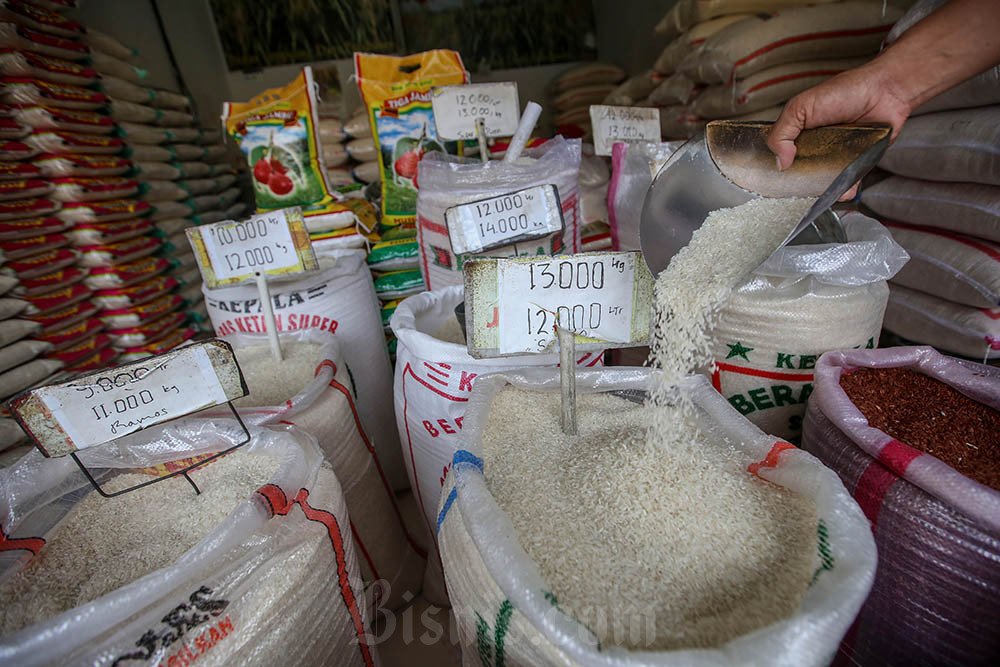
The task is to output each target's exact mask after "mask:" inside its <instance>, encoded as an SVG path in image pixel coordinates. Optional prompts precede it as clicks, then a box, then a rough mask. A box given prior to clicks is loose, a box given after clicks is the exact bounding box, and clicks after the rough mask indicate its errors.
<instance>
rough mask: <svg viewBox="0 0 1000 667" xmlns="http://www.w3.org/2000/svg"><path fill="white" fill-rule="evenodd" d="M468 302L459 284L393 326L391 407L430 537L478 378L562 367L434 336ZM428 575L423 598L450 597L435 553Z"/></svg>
mask: <svg viewBox="0 0 1000 667" xmlns="http://www.w3.org/2000/svg"><path fill="white" fill-rule="evenodd" d="M463 298H464V288H462V287H460V286H452V287H445V288H444V289H440V290H434V291H432V292H424V293H423V294H417V295H415V296H411V297H410V298H408V299H406V300H405V301H403V302H402V303H401V304H399V306H398V307H397V308H396V312H395V313H393V316H392V321H391V322H390V326H391V327H392V331H393V333H394V334H395V335H396V338H397V339H398V340H399V343H398V344H397V347H396V376H395V382H394V384H393V404H394V405H395V408H396V423H397V424H398V426H399V439H400V442H401V443H402V448H403V460H404V461H405V462H406V472H407V473H408V474H409V477H410V487H411V488H412V489H413V493H414V495H415V496H416V499H417V504H418V506H419V507H420V511H421V513H422V515H423V517H424V519H425V522H426V524H425V525H426V526H427V530H428V533H429V534H430V535H432V536H433V535H434V519H435V517H436V516H437V505H438V496H439V495H440V493H441V485H442V484H443V483H444V476H445V474H446V473H447V472H448V465H449V464H450V463H451V457H452V454H454V453H455V450H456V449H457V448H458V442H459V438H460V434H461V432H462V428H463V426H464V423H463V415H464V414H465V408H466V402H467V401H468V399H469V394H470V392H471V391H472V387H473V383H474V381H475V379H476V378H477V377H478V376H480V375H482V374H483V373H491V372H494V371H500V370H506V369H509V368H520V367H525V366H555V365H557V364H558V363H559V356H558V355H555V354H536V355H526V356H523V357H505V358H498V359H473V358H472V357H471V356H469V353H468V350H467V348H466V347H465V345H457V344H455V343H447V342H445V341H442V340H439V339H437V338H434V334H435V333H436V332H437V331H439V330H440V329H441V328H442V327H443V326H444V325H445V323H446V322H448V321H449V320H453V319H454V318H455V306H457V305H458V304H459V303H461V301H462V300H463ZM577 364H578V365H580V366H595V365H600V364H603V355H602V354H600V353H590V354H585V355H582V356H581V357H580V359H579V360H578V361H577ZM432 544H433V542H432ZM428 572H429V575H430V576H428V577H427V578H426V579H425V581H424V586H425V592H424V595H425V597H427V598H428V599H430V600H432V601H444V600H447V598H446V597H445V595H444V586H443V581H442V580H441V578H440V577H441V574H440V563H439V560H438V556H437V553H436V548H435V553H432V554H430V555H429V556H428ZM435 575H436V576H435Z"/></svg>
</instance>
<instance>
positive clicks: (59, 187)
mask: <svg viewBox="0 0 1000 667" xmlns="http://www.w3.org/2000/svg"><path fill="white" fill-rule="evenodd" d="M52 183H53V185H54V186H55V192H53V193H52V199H55V200H56V201H61V202H81V201H101V200H107V199H124V198H126V197H131V196H132V195H134V194H135V193H137V192H139V181H136V180H133V179H131V178H116V177H107V176H106V177H100V178H89V177H80V176H69V177H65V178H56V179H53V180H52Z"/></svg>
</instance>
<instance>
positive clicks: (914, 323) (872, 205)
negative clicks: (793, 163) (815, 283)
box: [861, 1, 1000, 361]
mask: <svg viewBox="0 0 1000 667" xmlns="http://www.w3.org/2000/svg"><path fill="white" fill-rule="evenodd" d="M941 4H943V3H942V2H940V1H932V2H921V3H918V4H917V5H916V6H914V8H913V10H911V12H909V13H908V14H907V15H906V16H905V17H904V18H903V19H902V20H900V22H899V23H898V24H897V26H896V27H895V28H893V31H892V33H891V34H890V36H889V39H890V41H891V40H895V39H896V38H898V36H899V35H900V34H902V32H904V31H905V30H906V29H907V28H908V27H909V26H911V25H913V23H915V22H916V21H918V20H919V19H921V18H923V16H925V15H926V14H927V13H929V12H930V11H931V10H933V9H934V8H935V7H936V6H938V5H941ZM998 82H1000V67H994V68H992V69H989V70H986V71H985V72H983V73H981V74H979V75H978V76H976V77H974V78H973V79H971V80H969V81H967V82H965V83H963V84H960V85H958V86H956V87H954V88H952V89H951V90H949V91H945V92H944V93H942V94H941V95H938V96H937V97H935V98H934V99H932V100H930V101H929V102H927V103H926V104H924V105H923V106H921V107H920V108H919V109H917V110H916V112H915V113H914V116H913V117H911V118H910V119H909V120H907V121H906V124H905V125H904V126H903V130H902V132H900V134H899V136H898V137H897V139H896V141H895V143H894V144H893V145H892V146H890V147H889V150H888V151H886V154H885V156H884V157H883V159H882V161H881V162H880V163H879V167H880V168H882V169H884V170H885V171H887V172H889V173H890V175H889V176H888V177H887V178H884V180H881V181H878V182H876V183H874V184H873V185H869V186H866V187H865V188H863V189H862V193H861V201H862V203H863V204H864V205H865V206H866V207H868V208H869V209H871V210H872V211H873V212H874V213H875V214H876V216H877V217H879V218H880V219H881V221H882V224H884V225H885V226H886V227H888V228H889V231H891V232H892V235H893V237H894V238H895V240H896V242H897V243H899V244H900V245H901V246H903V247H904V248H906V251H907V252H908V253H909V254H910V261H909V263H908V264H907V265H906V266H905V267H904V268H903V270H902V271H900V272H899V274H898V275H897V276H896V277H895V278H893V280H892V281H891V282H890V285H889V286H890V290H891V292H890V297H889V306H888V308H887V309H886V313H885V322H884V326H885V328H886V329H888V330H889V331H890V332H892V333H894V334H896V335H898V336H901V337H902V338H904V339H906V340H909V341H913V342H917V343H924V344H928V345H933V346H934V347H937V348H939V349H941V350H943V351H946V352H949V353H952V354H957V355H961V356H965V357H970V358H974V359H976V360H977V361H983V360H987V359H994V360H995V359H1000V162H998V160H997V155H998V150H997V147H998V146H1000V129H998V128H1000V85H998Z"/></svg>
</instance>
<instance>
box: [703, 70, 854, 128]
mask: <svg viewBox="0 0 1000 667" xmlns="http://www.w3.org/2000/svg"><path fill="white" fill-rule="evenodd" d="M867 61H868V59H867V58H837V59H833V60H809V61H805V62H795V63H789V64H786V65H776V66H774V67H769V68H767V69H764V70H761V71H759V72H757V73H755V74H751V75H750V76H748V77H747V78H745V79H740V80H738V81H735V82H734V83H733V84H731V85H715V86H708V87H707V88H705V89H704V90H702V91H701V92H700V93H698V96H697V97H695V99H694V100H693V101H692V102H691V112H692V113H694V114H695V115H696V116H700V117H702V118H711V119H714V118H731V117H732V116H735V115H741V114H747V113H751V112H754V111H760V110H761V109H766V108H767V107H772V106H774V105H776V104H781V103H783V102H785V101H787V100H790V99H791V98H792V97H794V96H795V95H797V94H799V93H800V92H802V91H803V90H806V89H807V88H812V87H813V86H815V85H817V84H819V83H822V82H823V81H826V80H827V79H829V78H830V77H832V76H835V75H837V74H840V73H841V72H844V71H846V70H849V69H853V68H855V67H857V66H859V65H862V64H864V63H865V62H867Z"/></svg>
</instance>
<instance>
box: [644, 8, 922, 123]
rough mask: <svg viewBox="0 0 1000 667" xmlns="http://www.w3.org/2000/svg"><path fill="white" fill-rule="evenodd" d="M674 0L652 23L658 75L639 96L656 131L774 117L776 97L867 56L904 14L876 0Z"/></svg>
mask: <svg viewBox="0 0 1000 667" xmlns="http://www.w3.org/2000/svg"><path fill="white" fill-rule="evenodd" d="M806 4H807V3H805V2H803V1H802V0H711V1H706V0H681V1H680V2H678V3H677V4H675V5H674V7H673V8H672V9H671V10H670V11H669V12H668V13H667V15H666V16H665V17H664V18H663V20H662V21H661V22H660V23H659V24H658V25H657V27H656V31H657V32H658V33H660V34H664V35H668V36H671V37H672V38H673V39H672V41H671V42H670V43H669V44H668V45H667V46H666V48H665V49H664V50H663V52H662V53H661V54H660V57H659V58H658V59H657V61H656V63H654V66H653V68H654V71H656V72H658V73H659V74H660V75H663V76H664V77H666V78H665V79H663V81H662V82H661V83H660V84H659V85H658V86H657V87H656V89H655V90H653V91H652V93H650V96H649V98H648V99H647V103H648V104H650V105H653V106H658V107H660V124H661V129H662V133H663V136H664V138H667V139H671V138H687V137H689V136H691V135H692V134H693V133H694V132H695V131H696V130H698V129H699V128H701V127H702V126H704V124H705V123H706V122H707V121H708V120H712V119H717V118H745V119H755V120H774V119H776V118H777V117H778V114H779V113H780V109H781V105H782V104H783V103H784V102H786V101H787V100H789V99H790V98H792V97H793V96H795V95H796V94H798V93H799V92H801V91H803V90H805V89H807V88H810V87H812V86H814V85H816V84H817V83H820V82H821V81H824V80H825V79H827V78H829V77H831V76H834V75H835V74H838V73H840V72H843V71H845V70H848V69H851V68H853V67H857V66H858V65H860V64H862V63H864V62H865V61H866V60H869V59H870V58H871V57H873V56H874V55H875V54H876V53H878V50H879V48H880V46H881V44H882V40H883V38H884V37H885V35H886V33H888V32H889V29H890V28H891V27H892V24H893V23H894V22H895V21H896V19H898V18H899V16H900V15H901V14H902V12H901V10H899V9H898V8H896V7H894V6H893V4H908V3H906V2H905V1H904V2H896V3H884V2H882V0H854V1H849V2H831V0H819V1H818V2H817V1H813V2H810V3H808V4H809V6H804V5H806Z"/></svg>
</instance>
